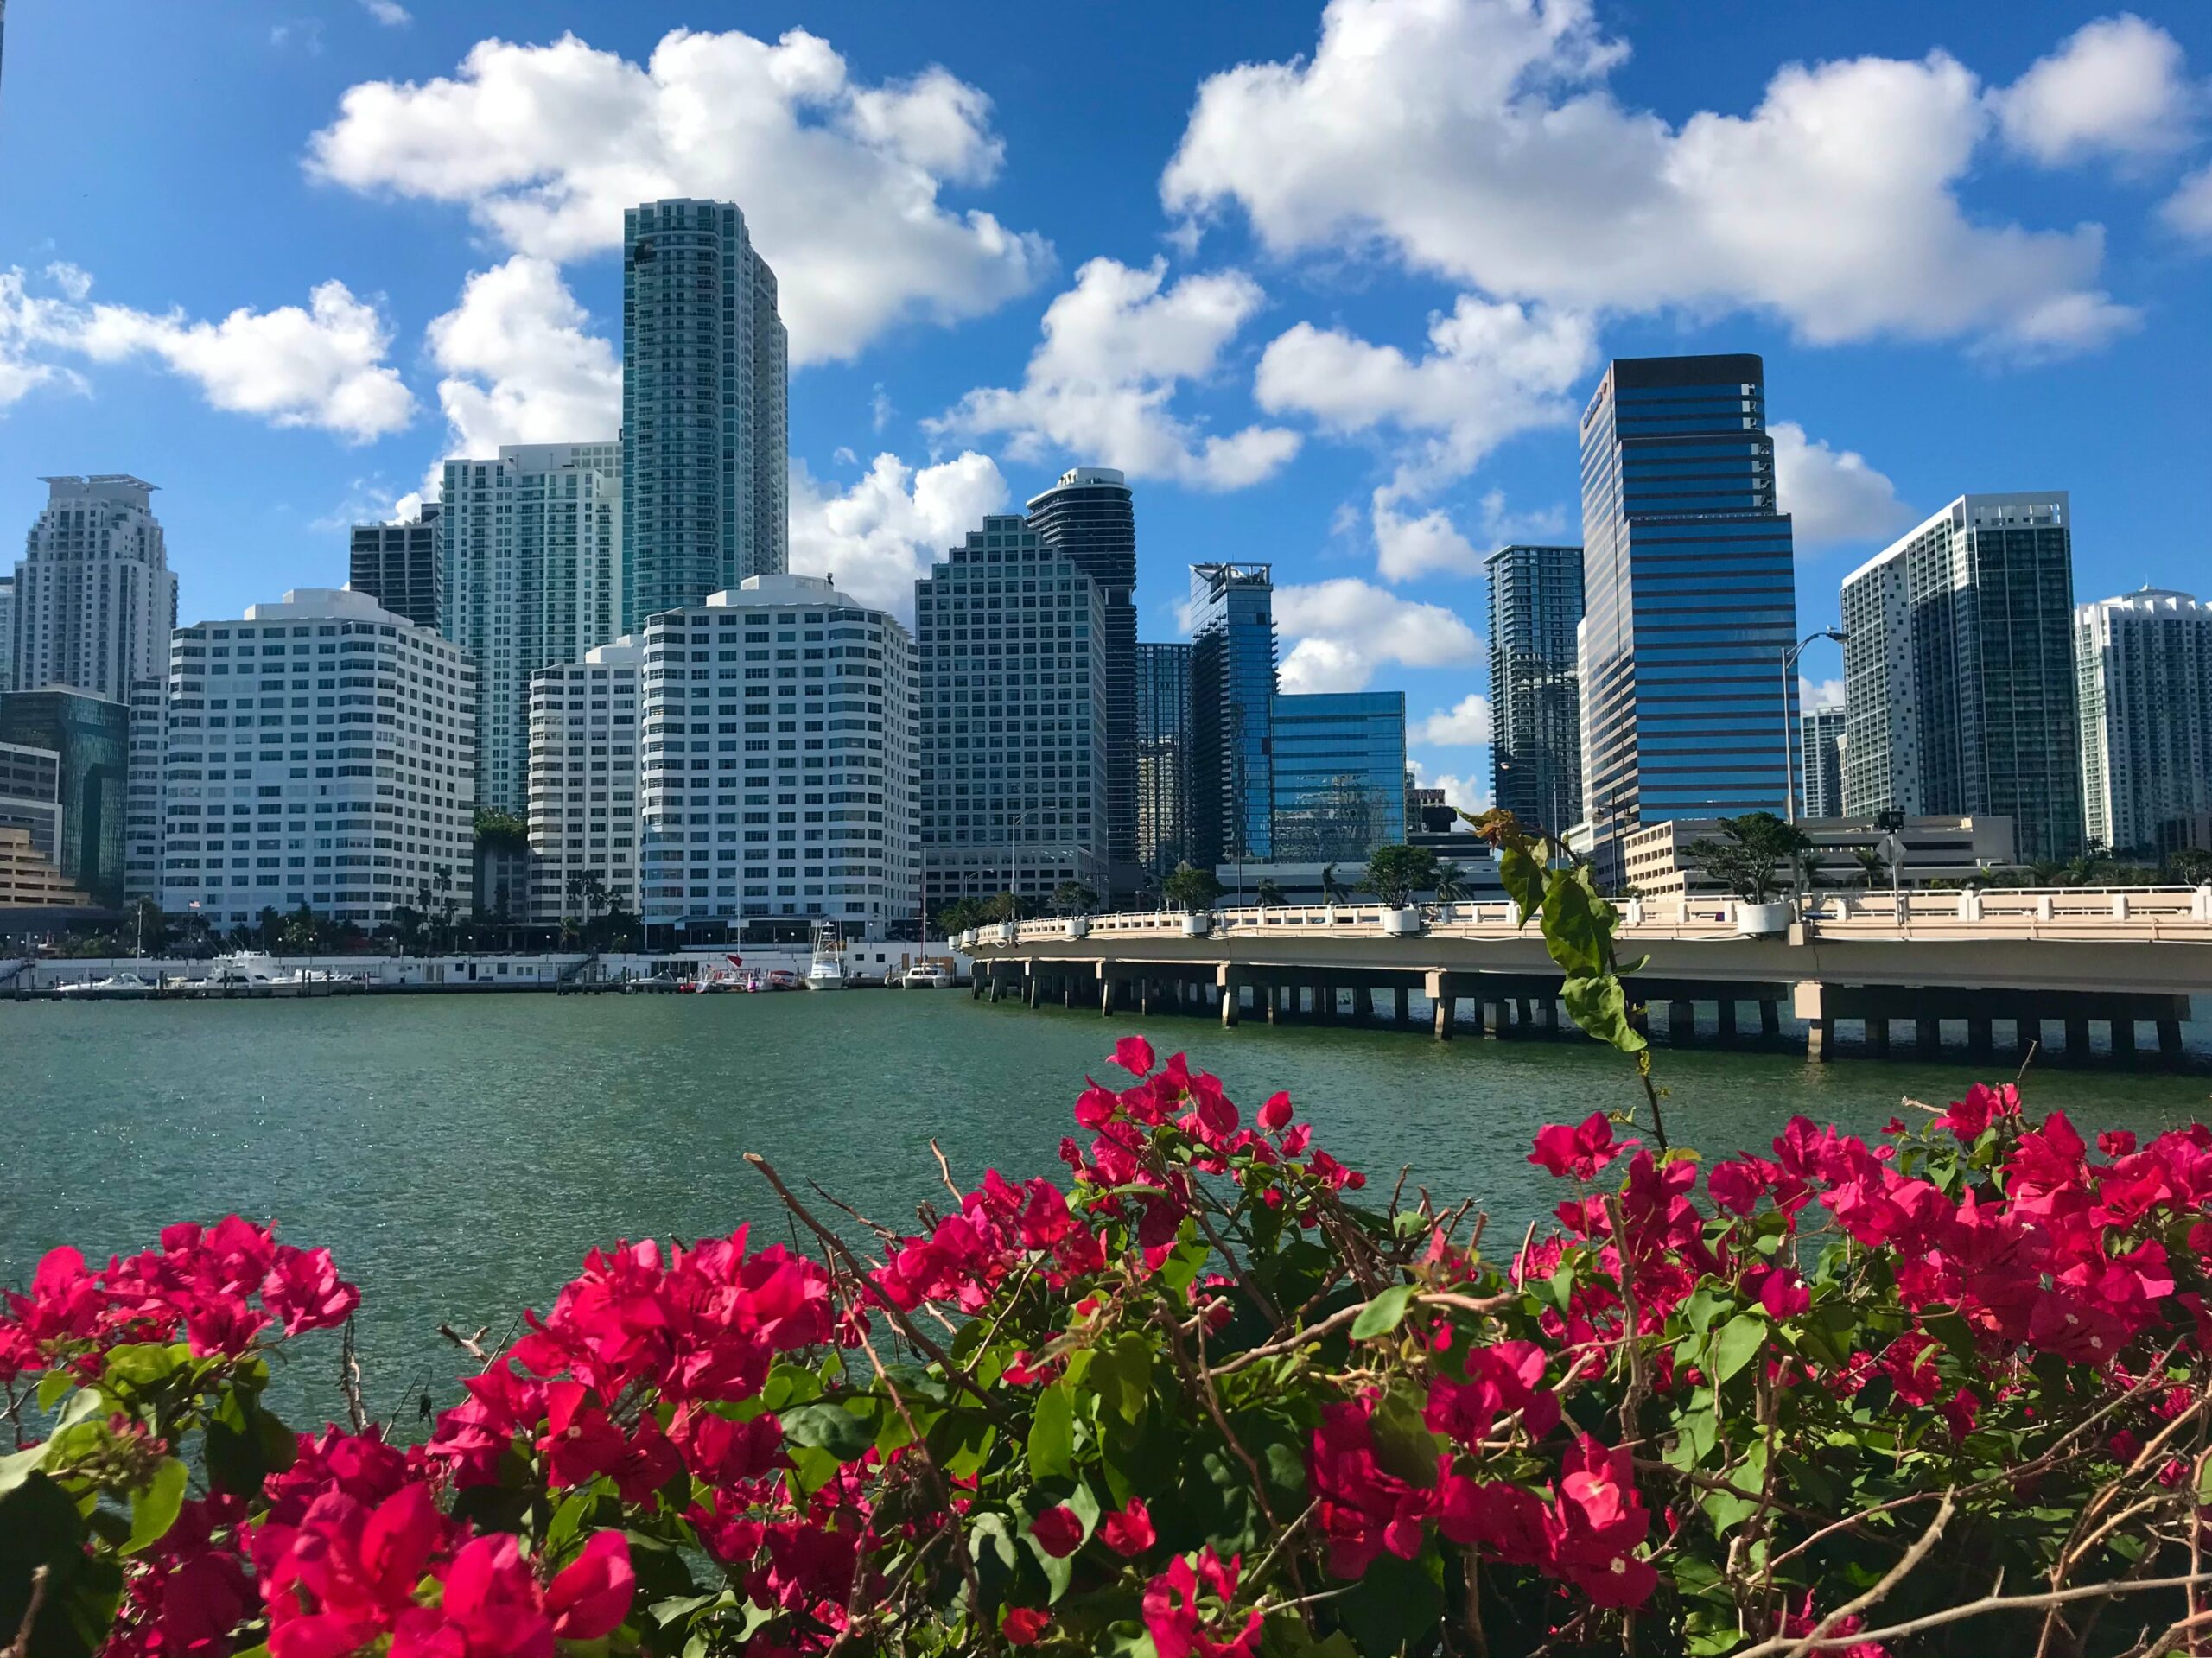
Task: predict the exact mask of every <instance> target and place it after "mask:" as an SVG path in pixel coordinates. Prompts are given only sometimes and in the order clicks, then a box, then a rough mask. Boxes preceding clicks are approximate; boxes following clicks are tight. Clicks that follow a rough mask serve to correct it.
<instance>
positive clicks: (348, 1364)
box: [338, 1313, 369, 1433]
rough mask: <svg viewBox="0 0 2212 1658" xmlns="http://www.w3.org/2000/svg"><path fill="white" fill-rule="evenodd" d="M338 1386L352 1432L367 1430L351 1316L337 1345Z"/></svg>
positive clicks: (367, 1415)
mask: <svg viewBox="0 0 2212 1658" xmlns="http://www.w3.org/2000/svg"><path fill="white" fill-rule="evenodd" d="M338 1386H339V1389H340V1392H342V1393H343V1394H345V1395H346V1419H347V1420H349V1421H351V1422H352V1423H353V1432H356V1433H365V1432H368V1430H369V1407H368V1405H367V1403H366V1402H365V1401H364V1400H363V1399H362V1397H361V1356H360V1353H359V1350H357V1349H356V1348H355V1347H354V1345H353V1315H352V1314H351V1313H348V1314H347V1315H346V1333H345V1335H344V1337H341V1338H340V1343H339V1347H338Z"/></svg>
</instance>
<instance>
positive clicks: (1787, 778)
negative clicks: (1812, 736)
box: [1782, 627, 1844, 823]
mask: <svg viewBox="0 0 2212 1658" xmlns="http://www.w3.org/2000/svg"><path fill="white" fill-rule="evenodd" d="M1815 639H1834V641H1835V642H1836V643H1837V644H1838V645H1841V644H1842V643H1843V640H1844V632H1843V630H1842V629H1841V628H1840V627H1824V628H1822V629H1821V630H1820V632H1817V633H1808V634H1807V635H1805V637H1804V638H1802V639H1800V640H1798V641H1797V643H1796V644H1795V645H1791V646H1789V648H1788V649H1787V650H1785V651H1783V653H1782V810H1783V816H1784V817H1785V818H1787V819H1788V821H1789V822H1790V823H1796V821H1797V759H1796V746H1795V745H1796V721H1793V720H1791V719H1790V717H1789V676H1790V675H1791V674H1793V673H1795V672H1796V670H1797V657H1798V656H1799V655H1800V654H1801V653H1802V651H1804V649H1805V647H1806V646H1807V645H1810V644H1811V643H1812V642H1813V641H1814V640H1815Z"/></svg>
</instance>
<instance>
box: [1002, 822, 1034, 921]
mask: <svg viewBox="0 0 2212 1658" xmlns="http://www.w3.org/2000/svg"><path fill="white" fill-rule="evenodd" d="M1028 821H1029V814H1028V813H1027V811H1018V812H1016V813H1014V816H1011V817H1009V818H1007V820H1006V825H1007V835H1006V895H1007V903H1008V905H1009V906H1010V907H1011V909H1012V912H1013V913H1012V914H1010V915H1009V916H1007V920H1009V921H1019V920H1020V919H1021V894H1020V893H1019V892H1017V891H1016V890H1015V885H1014V884H1015V882H1017V881H1018V880H1020V876H1021V865H1020V859H1021V853H1020V843H1019V842H1017V841H1016V840H1015V838H1014V829H1016V828H1017V827H1019V826H1020V825H1021V824H1024V823H1027V822H1028ZM1013 936H1014V935H1013V934H1011V933H1008V934H1007V937H1009V938H1010V937H1013Z"/></svg>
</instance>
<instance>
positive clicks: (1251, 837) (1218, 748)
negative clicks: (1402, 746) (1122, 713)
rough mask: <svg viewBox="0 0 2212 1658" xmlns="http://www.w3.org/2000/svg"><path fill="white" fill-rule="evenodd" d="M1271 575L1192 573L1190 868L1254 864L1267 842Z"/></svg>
mask: <svg viewBox="0 0 2212 1658" xmlns="http://www.w3.org/2000/svg"><path fill="white" fill-rule="evenodd" d="M1274 597H1275V587H1274V569H1273V567H1272V566H1270V565H1266V564H1193V565H1192V566H1191V608H1192V611H1193V612H1194V613H1195V615H1196V620H1195V622H1194V624H1193V626H1192V629H1191V852H1190V857H1191V861H1192V863H1193V864H1195V865H1197V866H1198V867H1199V868H1201V869H1211V868H1213V867H1215V866H1216V865H1217V864H1224V863H1229V862H1232V861H1236V860H1239V859H1248V858H1249V859H1253V860H1261V859H1265V858H1267V857H1268V856H1270V855H1271V849H1272V848H1273V846H1274V696H1275V617H1274Z"/></svg>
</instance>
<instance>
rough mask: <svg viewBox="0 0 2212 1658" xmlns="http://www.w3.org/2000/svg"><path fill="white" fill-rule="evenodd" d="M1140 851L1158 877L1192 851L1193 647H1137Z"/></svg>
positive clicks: (1149, 870) (1171, 870)
mask: <svg viewBox="0 0 2212 1658" xmlns="http://www.w3.org/2000/svg"><path fill="white" fill-rule="evenodd" d="M1136 692H1137V695H1136V745H1135V746H1136V764H1135V767H1134V768H1133V769H1134V771H1135V783H1136V804H1137V810H1136V824H1137V840H1136V855H1137V862H1138V863H1139V864H1141V865H1142V866H1143V867H1144V871H1145V873H1146V874H1147V876H1149V877H1150V878H1151V879H1152V880H1154V881H1160V880H1166V878H1167V877H1168V876H1169V875H1172V874H1173V873H1175V867H1176V865H1178V864H1179V863H1181V862H1182V861H1184V860H1185V858H1187V857H1188V856H1189V855H1190V850H1191V847H1190V836H1191V647H1190V646H1189V645H1185V644H1181V643H1169V644H1162V645H1138V646H1137V648H1136Z"/></svg>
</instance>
